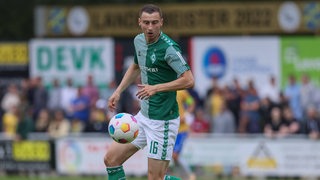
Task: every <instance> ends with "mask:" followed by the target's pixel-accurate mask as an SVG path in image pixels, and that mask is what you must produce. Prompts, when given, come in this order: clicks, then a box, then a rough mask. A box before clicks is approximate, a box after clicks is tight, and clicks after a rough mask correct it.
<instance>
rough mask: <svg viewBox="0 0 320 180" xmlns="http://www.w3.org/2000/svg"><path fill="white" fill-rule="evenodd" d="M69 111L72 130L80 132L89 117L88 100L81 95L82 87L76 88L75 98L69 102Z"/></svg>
mask: <svg viewBox="0 0 320 180" xmlns="http://www.w3.org/2000/svg"><path fill="white" fill-rule="evenodd" d="M71 109H72V130H75V131H76V132H78V131H79V132H82V131H83V130H84V129H85V127H86V125H87V124H88V121H89V115H90V100H89V98H88V96H86V95H85V94H84V93H83V88H82V87H78V93H77V97H76V98H75V99H73V100H72V102H71ZM74 128H75V129H74Z"/></svg>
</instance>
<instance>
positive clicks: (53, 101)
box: [48, 79, 62, 110]
mask: <svg viewBox="0 0 320 180" xmlns="http://www.w3.org/2000/svg"><path fill="white" fill-rule="evenodd" d="M61 91H62V89H61V86H60V81H59V79H53V82H52V87H51V88H50V90H49V101H48V108H49V110H54V109H60V108H62V107H61V104H62V103H61V100H62V99H61Z"/></svg>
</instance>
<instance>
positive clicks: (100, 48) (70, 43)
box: [30, 38, 115, 86]
mask: <svg viewBox="0 0 320 180" xmlns="http://www.w3.org/2000/svg"><path fill="white" fill-rule="evenodd" d="M114 74H115V73H114V42H113V39H111V38H90V39H33V40H32V41H31V42H30V76H31V77H37V76H41V77H42V78H43V80H44V82H45V84H50V83H52V80H53V79H55V78H57V79H60V80H61V82H65V79H66V78H69V77H70V78H72V79H73V81H74V83H75V84H76V85H84V84H85V83H86V79H87V76H88V75H92V76H93V78H94V82H95V83H96V85H98V86H105V85H107V84H108V83H109V82H111V81H112V80H114Z"/></svg>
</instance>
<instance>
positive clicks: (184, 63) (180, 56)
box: [176, 51, 187, 65]
mask: <svg viewBox="0 0 320 180" xmlns="http://www.w3.org/2000/svg"><path fill="white" fill-rule="evenodd" d="M176 54H177V55H178V57H179V58H180V60H181V62H182V64H183V65H186V64H187V63H186V61H185V60H184V58H183V57H182V55H181V53H180V52H179V51H176Z"/></svg>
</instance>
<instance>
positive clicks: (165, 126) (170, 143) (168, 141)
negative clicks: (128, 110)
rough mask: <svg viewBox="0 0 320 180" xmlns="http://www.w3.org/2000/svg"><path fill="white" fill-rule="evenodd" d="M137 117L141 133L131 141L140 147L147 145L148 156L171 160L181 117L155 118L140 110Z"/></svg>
mask: <svg viewBox="0 0 320 180" xmlns="http://www.w3.org/2000/svg"><path fill="white" fill-rule="evenodd" d="M135 118H136V119H137V121H138V124H139V134H138V136H137V138H136V139H135V140H134V141H132V142H131V143H132V144H133V145H135V146H136V147H138V148H139V149H142V148H144V147H145V146H147V148H148V149H147V152H148V155H147V156H148V158H152V159H159V160H171V157H172V151H173V147H174V144H175V141H176V137H177V134H178V129H179V125H180V118H179V117H178V118H177V119H172V120H153V119H149V118H147V117H145V116H143V115H142V114H141V113H140V112H139V113H138V114H137V115H135Z"/></svg>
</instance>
